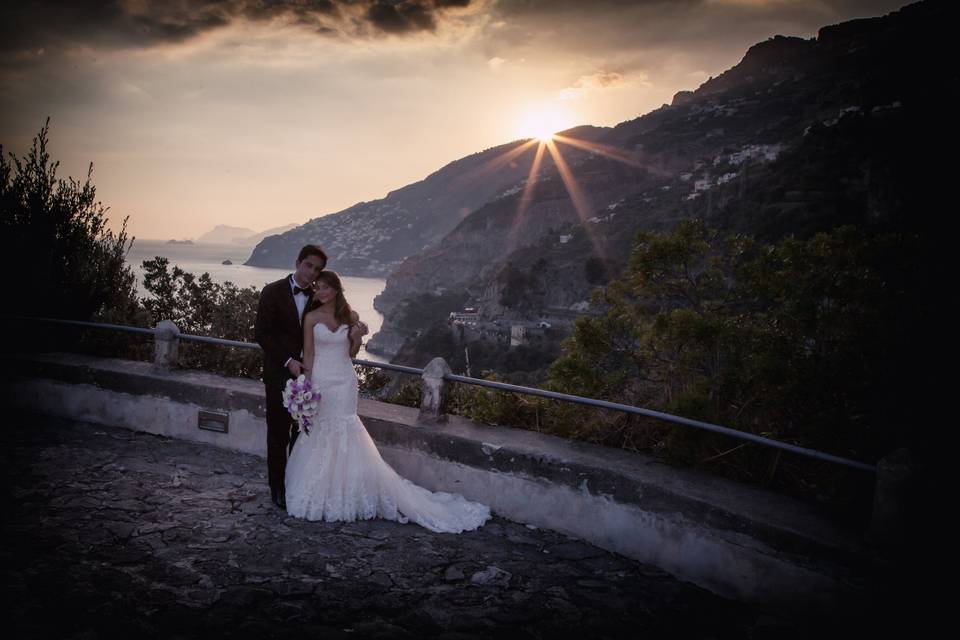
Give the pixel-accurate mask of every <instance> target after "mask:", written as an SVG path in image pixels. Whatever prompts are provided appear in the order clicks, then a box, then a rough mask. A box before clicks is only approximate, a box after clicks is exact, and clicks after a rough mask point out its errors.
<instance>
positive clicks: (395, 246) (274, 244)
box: [245, 127, 605, 277]
mask: <svg viewBox="0 0 960 640" xmlns="http://www.w3.org/2000/svg"><path fill="white" fill-rule="evenodd" d="M604 131H605V130H604V129H602V128H600V127H581V128H579V129H577V130H576V131H574V132H573V135H575V136H577V137H578V138H580V139H584V140H591V139H594V138H596V137H598V136H599V135H602V133H603V132H604ZM533 158H534V149H533V147H532V146H531V145H529V144H526V143H525V141H517V142H511V143H509V144H504V145H500V146H498V147H493V148H491V149H487V150H485V151H482V152H480V153H475V154H473V155H470V156H467V157H466V158H462V159H460V160H457V161H455V162H451V163H450V164H448V165H446V166H445V167H443V168H442V169H440V170H439V171H436V172H435V173H433V174H431V175H429V176H428V177H427V178H425V179H424V180H422V181H420V182H417V183H414V184H411V185H408V186H406V187H403V188H402V189H397V190H396V191H392V192H390V193H389V194H387V196H386V197H385V198H382V199H380V200H373V201H371V202H360V203H358V204H355V205H353V206H352V207H349V208H348V209H344V210H343V211H340V212H338V213H333V214H330V215H326V216H323V217H319V218H314V219H312V220H310V221H309V222H307V223H305V224H303V225H301V226H298V227H296V228H294V229H292V230H290V231H286V232H285V233H281V234H279V235H276V236H272V237H268V238H265V239H264V240H263V241H261V242H260V243H259V244H258V245H257V246H256V247H255V248H254V250H253V253H252V254H251V256H250V258H249V259H248V260H247V262H246V263H245V264H248V265H252V266H258V267H288V266H290V263H291V260H292V259H293V258H294V257H295V256H296V255H297V252H298V251H299V250H300V247H302V246H303V245H304V244H307V243H317V244H320V245H321V246H322V247H323V248H324V250H325V251H326V252H327V254H328V255H329V257H330V265H331V267H332V268H334V269H336V270H337V271H338V272H339V273H341V274H344V275H351V276H370V277H384V276H386V275H387V274H389V273H390V272H391V271H392V270H393V269H394V268H395V267H396V266H397V265H399V264H400V262H401V261H402V260H403V259H404V258H406V257H408V256H410V255H413V254H415V253H418V252H420V251H422V250H424V249H426V248H428V247H430V246H432V245H433V244H435V243H436V242H437V241H439V240H440V239H441V238H443V237H444V236H445V235H446V234H447V233H448V232H449V231H450V230H451V229H453V228H454V227H455V226H456V225H457V223H459V222H460V221H461V220H463V219H464V218H465V217H466V216H467V215H469V214H470V212H471V211H473V210H475V209H476V208H477V207H479V206H481V205H483V204H484V203H485V202H488V201H489V200H491V199H493V198H497V197H501V196H503V195H504V191H505V190H508V189H509V188H510V187H512V186H514V185H515V184H516V183H517V182H518V181H521V180H523V179H525V178H526V176H527V173H528V172H529V170H530V165H531V164H532V162H533Z"/></svg>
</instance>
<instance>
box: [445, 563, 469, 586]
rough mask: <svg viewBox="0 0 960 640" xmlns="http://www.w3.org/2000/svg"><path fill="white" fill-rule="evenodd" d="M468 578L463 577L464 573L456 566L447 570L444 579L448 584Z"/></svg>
mask: <svg viewBox="0 0 960 640" xmlns="http://www.w3.org/2000/svg"><path fill="white" fill-rule="evenodd" d="M465 577H466V576H465V575H463V571H461V570H460V568H459V567H457V566H456V565H450V566H449V567H447V570H446V571H444V572H443V579H444V580H446V581H447V582H457V581H459V580H463V579H464V578H465Z"/></svg>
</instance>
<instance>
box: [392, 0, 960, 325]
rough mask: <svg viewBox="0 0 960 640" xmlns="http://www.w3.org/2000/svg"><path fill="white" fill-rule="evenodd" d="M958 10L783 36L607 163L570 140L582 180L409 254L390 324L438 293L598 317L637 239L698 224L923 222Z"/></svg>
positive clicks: (914, 11)
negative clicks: (600, 296) (399, 309)
mask: <svg viewBox="0 0 960 640" xmlns="http://www.w3.org/2000/svg"><path fill="white" fill-rule="evenodd" d="M955 14H956V9H955V8H954V6H953V5H952V4H951V3H945V2H924V3H918V4H917V5H911V6H909V7H906V8H904V9H902V10H901V11H899V12H895V13H893V14H890V15H888V16H886V17H882V18H874V19H868V20H857V21H853V22H849V23H844V24H841V25H834V26H831V27H825V28H824V29H822V30H821V32H820V34H819V36H818V38H817V39H815V40H805V39H800V38H787V37H782V36H778V37H776V38H772V39H770V40H768V41H766V42H763V43H759V44H757V45H755V46H753V47H751V48H750V49H749V50H748V51H747V53H746V55H745V56H744V58H743V60H742V61H741V62H740V63H739V64H737V65H736V66H735V67H733V68H731V69H730V70H728V71H726V72H725V73H723V74H721V75H720V76H718V77H716V78H712V79H710V80H708V81H707V82H705V83H704V84H703V85H702V86H700V87H699V88H698V89H697V90H695V91H693V92H682V93H681V94H678V96H677V98H675V99H674V101H673V104H672V105H669V106H668V105H664V106H663V107H661V108H660V109H657V110H655V111H653V112H651V113H648V114H646V115H644V116H642V117H640V118H637V119H635V120H632V121H629V122H624V123H622V124H620V125H617V126H616V127H614V128H613V129H610V130H606V131H603V132H601V133H602V135H599V136H597V137H595V138H594V141H595V142H596V143H598V144H599V147H595V148H594V152H593V153H590V152H587V151H584V150H583V149H582V145H578V146H570V145H567V144H563V143H562V142H558V144H557V147H558V148H559V149H560V152H561V153H562V155H563V157H564V158H565V159H566V163H567V165H569V168H570V173H571V174H572V176H573V180H574V181H575V183H576V186H575V187H573V186H571V185H570V184H569V183H570V180H569V177H567V179H566V180H565V179H564V176H561V174H560V172H558V170H557V167H556V166H555V165H554V163H552V162H545V163H544V166H543V168H542V170H541V172H540V175H539V176H538V179H537V180H536V183H535V185H534V186H533V187H532V189H531V191H530V192H529V193H528V194H527V196H526V197H527V199H526V200H524V194H523V191H522V190H521V189H518V188H514V189H511V190H509V191H506V192H502V193H500V194H499V195H498V196H497V197H495V198H493V199H492V200H490V201H488V202H486V203H485V204H484V205H483V206H480V207H478V208H477V209H476V210H475V211H473V212H472V213H471V214H470V215H468V216H466V217H465V218H463V219H462V220H459V221H458V222H457V224H456V225H451V229H450V231H449V233H447V234H446V235H445V237H443V238H442V240H440V241H439V242H437V243H435V244H434V245H432V246H430V247H429V248H428V249H426V250H424V251H421V252H419V253H417V254H415V255H411V256H410V257H407V258H406V259H405V260H403V261H402V262H401V263H400V264H399V265H398V266H397V267H396V268H395V269H394V270H393V271H392V273H391V274H390V275H389V276H388V278H387V287H386V290H385V291H384V292H383V294H382V295H381V296H380V297H379V298H378V299H377V308H378V309H380V310H381V311H382V312H384V313H385V315H386V323H385V327H384V328H385V330H386V331H388V332H389V331H394V329H395V328H393V327H391V320H390V311H391V309H392V308H394V306H395V305H397V304H398V303H400V302H401V301H403V300H404V299H406V298H409V297H410V296H414V295H419V294H423V293H436V292H441V291H449V290H462V291H465V292H467V293H468V295H469V299H470V300H471V306H475V307H478V308H479V309H480V311H481V315H483V316H485V317H487V318H492V319H496V318H506V319H514V318H527V319H530V318H535V317H536V315H537V313H538V310H542V309H544V308H547V307H567V308H569V307H572V306H573V307H582V306H583V304H584V303H585V301H586V300H588V298H589V296H590V291H591V289H592V288H594V287H596V286H602V284H603V283H604V282H605V281H606V279H607V278H609V277H610V276H615V275H616V274H617V273H618V272H619V270H620V269H621V268H622V265H623V264H624V262H625V261H626V260H627V258H628V256H629V253H630V249H631V244H632V240H633V238H634V237H635V235H636V233H637V231H640V230H660V229H667V228H670V227H672V226H673V225H674V224H675V223H676V222H677V221H678V220H681V219H683V218H688V217H701V218H706V219H709V220H711V221H712V222H713V223H714V224H717V225H721V226H724V227H727V228H728V229H731V230H736V231H743V232H747V233H751V234H754V235H758V236H759V237H761V238H764V239H775V238H778V237H782V236H783V235H787V234H800V235H805V234H809V233H813V232H815V231H818V230H822V229H829V228H831V227H833V226H836V225H837V224H845V223H855V224H862V225H866V226H874V227H877V226H881V227H882V226H885V225H886V226H890V225H894V226H895V225H903V224H907V225H909V224H916V223H917V221H916V220H915V219H914V220H913V221H912V222H908V221H907V214H905V213H904V211H905V210H906V209H907V208H913V207H915V205H916V206H919V204H918V203H919V201H918V200H917V198H918V197H920V196H919V195H918V194H921V193H923V192H924V191H925V190H924V188H923V185H922V184H920V183H925V181H926V180H927V177H926V176H925V173H927V169H930V168H931V167H930V163H929V162H927V163H924V167H925V168H924V169H922V170H920V169H918V168H916V167H911V166H907V162H905V160H904V158H907V157H912V158H914V159H915V160H916V159H920V158H923V157H924V156H929V153H924V148H925V146H926V145H928V144H929V141H923V140H916V139H914V138H912V137H911V135H910V132H911V131H912V130H915V129H916V128H917V127H918V126H920V128H921V129H923V130H934V131H935V130H936V129H937V128H938V127H942V126H953V125H950V124H949V123H950V122H951V121H952V116H950V115H949V113H948V111H949V110H948V109H946V108H945V106H944V96H952V97H955V96H956V90H957V86H956V85H957V81H956V77H955V76H956V74H955V72H954V71H952V70H950V69H948V68H947V62H946V60H947V59H948V58H949V56H947V55H945V52H946V49H947V43H948V42H949V41H950V39H949V38H948V37H947V34H946V29H947V26H946V25H948V24H951V20H950V18H952V17H954V16H955ZM611 156H615V158H612V157H611ZM547 157H549V155H548V154H547ZM524 177H525V176H524ZM571 189H572V190H573V191H574V192H578V197H577V198H573V197H572V196H571V191H570V190H571ZM575 200H576V201H577V202H578V203H579V209H578V207H577V206H574V201H575ZM394 333H396V332H395V331H394ZM396 339H397V336H396V335H394V336H393V341H394V342H396Z"/></svg>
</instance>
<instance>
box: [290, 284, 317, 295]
mask: <svg viewBox="0 0 960 640" xmlns="http://www.w3.org/2000/svg"><path fill="white" fill-rule="evenodd" d="M298 293H302V294H303V295H305V296H308V295H310V294H311V293H312V291H311V289H310V287H304V288H303V289H301V288H300V287H298V286H297V285H293V295H297V294H298Z"/></svg>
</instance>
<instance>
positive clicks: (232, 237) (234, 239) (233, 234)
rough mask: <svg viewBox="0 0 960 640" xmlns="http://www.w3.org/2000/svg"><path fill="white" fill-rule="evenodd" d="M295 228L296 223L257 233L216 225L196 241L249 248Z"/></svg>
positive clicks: (241, 228)
mask: <svg viewBox="0 0 960 640" xmlns="http://www.w3.org/2000/svg"><path fill="white" fill-rule="evenodd" d="M297 226H299V225H297V224H296V223H293V224H286V225H283V226H280V227H273V228H271V229H267V230H266V231H261V232H259V233H257V232H256V231H254V230H253V229H247V228H246V227H231V226H229V225H225V224H218V225H217V226H216V227H214V228H213V229H211V230H210V231H208V232H206V233H205V234H203V235H202V236H200V237H199V238H197V240H196V241H197V242H201V243H203V242H209V243H213V244H238V245H243V246H247V247H250V246H253V245H256V244H258V243H259V242H260V241H262V240H263V239H264V238H266V237H268V236H273V235H277V234H279V233H284V232H286V231H289V230H290V229H293V228H295V227H297Z"/></svg>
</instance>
